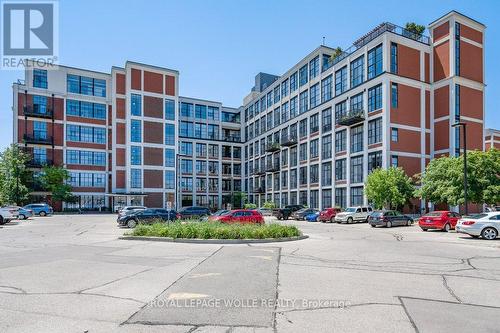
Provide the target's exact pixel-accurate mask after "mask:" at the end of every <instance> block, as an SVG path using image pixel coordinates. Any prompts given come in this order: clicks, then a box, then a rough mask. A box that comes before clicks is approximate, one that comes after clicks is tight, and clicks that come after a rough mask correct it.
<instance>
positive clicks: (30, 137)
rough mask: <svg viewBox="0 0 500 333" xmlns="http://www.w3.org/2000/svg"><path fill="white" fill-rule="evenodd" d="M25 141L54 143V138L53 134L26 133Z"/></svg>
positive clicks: (44, 143) (45, 143) (43, 143)
mask: <svg viewBox="0 0 500 333" xmlns="http://www.w3.org/2000/svg"><path fill="white" fill-rule="evenodd" d="M23 140H24V143H38V144H42V145H52V144H53V142H54V140H53V138H52V137H51V136H46V135H40V134H24V135H23Z"/></svg>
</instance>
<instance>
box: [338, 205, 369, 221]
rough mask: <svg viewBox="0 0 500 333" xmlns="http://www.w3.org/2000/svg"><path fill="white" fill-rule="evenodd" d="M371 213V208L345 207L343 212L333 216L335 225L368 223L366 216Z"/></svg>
mask: <svg viewBox="0 0 500 333" xmlns="http://www.w3.org/2000/svg"><path fill="white" fill-rule="evenodd" d="M372 212H373V209H372V208H371V207H367V206H356V207H347V208H346V210H345V211H343V212H341V213H337V214H336V215H335V222H337V223H356V222H368V216H370V214H371V213H372Z"/></svg>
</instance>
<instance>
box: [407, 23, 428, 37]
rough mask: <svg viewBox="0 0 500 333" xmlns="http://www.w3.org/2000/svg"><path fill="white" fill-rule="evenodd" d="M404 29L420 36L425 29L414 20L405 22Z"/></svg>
mask: <svg viewBox="0 0 500 333" xmlns="http://www.w3.org/2000/svg"><path fill="white" fill-rule="evenodd" d="M405 29H406V30H407V31H409V32H411V33H413V34H415V35H417V36H419V37H420V36H422V34H423V33H424V31H425V26H423V25H420V24H416V23H415V22H408V23H406V26H405Z"/></svg>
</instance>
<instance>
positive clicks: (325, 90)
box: [321, 75, 332, 103]
mask: <svg viewBox="0 0 500 333" xmlns="http://www.w3.org/2000/svg"><path fill="white" fill-rule="evenodd" d="M331 99H332V76H331V75H330V76H328V77H327V78H326V79H324V80H321V103H324V102H326V101H329V100H331Z"/></svg>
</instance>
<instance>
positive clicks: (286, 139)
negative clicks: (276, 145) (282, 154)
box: [281, 135, 298, 147]
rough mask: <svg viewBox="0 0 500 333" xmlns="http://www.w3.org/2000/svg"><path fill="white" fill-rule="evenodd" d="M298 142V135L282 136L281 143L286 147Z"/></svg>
mask: <svg viewBox="0 0 500 333" xmlns="http://www.w3.org/2000/svg"><path fill="white" fill-rule="evenodd" d="M297 143H298V140H297V136H296V135H286V136H282V137H281V145H282V146H284V147H291V146H295V145H296V144H297Z"/></svg>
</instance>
